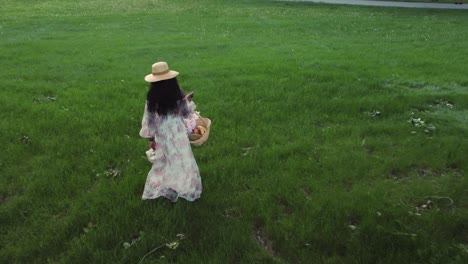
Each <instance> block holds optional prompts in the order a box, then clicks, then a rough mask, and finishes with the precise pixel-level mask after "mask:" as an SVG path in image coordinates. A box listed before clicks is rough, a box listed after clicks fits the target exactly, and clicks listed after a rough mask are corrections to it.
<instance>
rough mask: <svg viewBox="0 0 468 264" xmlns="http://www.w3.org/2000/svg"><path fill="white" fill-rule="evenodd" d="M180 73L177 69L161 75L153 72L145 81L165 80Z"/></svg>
mask: <svg viewBox="0 0 468 264" xmlns="http://www.w3.org/2000/svg"><path fill="white" fill-rule="evenodd" d="M177 75H179V72H176V71H169V72H168V73H165V74H161V75H154V74H152V73H150V74H148V75H146V76H145V81H147V82H158V81H163V80H169V79H172V78H174V77H176V76H177Z"/></svg>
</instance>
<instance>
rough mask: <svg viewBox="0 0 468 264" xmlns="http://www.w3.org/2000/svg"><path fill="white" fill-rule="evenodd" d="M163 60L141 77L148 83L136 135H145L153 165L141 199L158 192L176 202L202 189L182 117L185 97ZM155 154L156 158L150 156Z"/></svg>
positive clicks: (187, 112)
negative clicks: (138, 131) (148, 86)
mask: <svg viewBox="0 0 468 264" xmlns="http://www.w3.org/2000/svg"><path fill="white" fill-rule="evenodd" d="M178 74H179V73H178V72H176V71H172V70H169V66H168V65H167V63H166V62H157V63H155V64H153V66H152V73H151V74H148V75H147V76H146V77H145V81H147V82H149V83H150V88H149V91H148V94H147V97H146V104H145V110H144V114H143V120H142V122H141V123H142V127H141V130H140V136H141V137H143V138H148V139H149V144H150V148H151V149H150V150H149V151H150V152H151V153H152V155H153V160H152V163H153V166H152V168H151V171H150V172H149V173H148V176H147V178H146V184H145V189H144V191H143V197H142V199H143V200H146V199H155V198H158V197H160V196H163V197H166V198H167V199H169V200H171V201H172V202H176V201H177V198H178V197H182V198H184V199H186V200H188V201H194V200H196V199H198V198H199V197H200V195H201V192H202V185H201V178H200V173H199V170H198V166H197V163H196V161H195V158H194V156H193V153H192V149H191V147H190V142H189V139H188V136H187V131H186V127H185V125H184V122H183V120H182V119H183V118H184V117H188V116H189V115H190V113H191V111H190V109H189V106H188V100H189V99H188V98H187V97H185V96H184V92H183V91H182V90H181V89H180V87H179V85H178V83H177V79H176V76H177V75H178ZM154 157H157V158H154Z"/></svg>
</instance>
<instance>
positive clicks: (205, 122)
mask: <svg viewBox="0 0 468 264" xmlns="http://www.w3.org/2000/svg"><path fill="white" fill-rule="evenodd" d="M196 122H197V126H202V127H204V128H206V132H205V134H203V136H202V137H201V138H199V139H197V140H192V141H190V144H191V145H192V146H197V147H199V146H201V145H203V144H204V143H205V142H206V141H207V140H208V137H209V136H210V127H211V120H210V119H208V118H206V117H201V116H198V118H197V120H196Z"/></svg>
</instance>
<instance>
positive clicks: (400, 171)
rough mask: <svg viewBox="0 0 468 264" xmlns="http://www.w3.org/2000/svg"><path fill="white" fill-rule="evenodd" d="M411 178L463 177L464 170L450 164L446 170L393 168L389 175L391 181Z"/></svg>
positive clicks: (414, 167)
mask: <svg viewBox="0 0 468 264" xmlns="http://www.w3.org/2000/svg"><path fill="white" fill-rule="evenodd" d="M410 176H419V177H443V176H457V177H461V176H463V170H461V169H460V168H458V167H457V166H456V165H453V164H450V165H448V166H447V167H446V168H445V169H432V168H428V167H416V166H412V167H408V168H393V169H391V170H390V171H389V172H388V173H387V177H388V178H390V179H395V180H399V179H403V178H406V177H410Z"/></svg>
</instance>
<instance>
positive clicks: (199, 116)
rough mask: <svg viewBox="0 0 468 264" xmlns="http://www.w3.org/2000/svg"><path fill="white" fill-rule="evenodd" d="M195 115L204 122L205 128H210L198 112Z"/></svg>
mask: <svg viewBox="0 0 468 264" xmlns="http://www.w3.org/2000/svg"><path fill="white" fill-rule="evenodd" d="M193 113H194V114H196V115H197V116H198V119H200V120H201V121H202V122H203V124H205V127H208V124H207V123H206V122H205V120H203V118H202V117H201V115H200V114H199V113H197V112H193Z"/></svg>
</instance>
